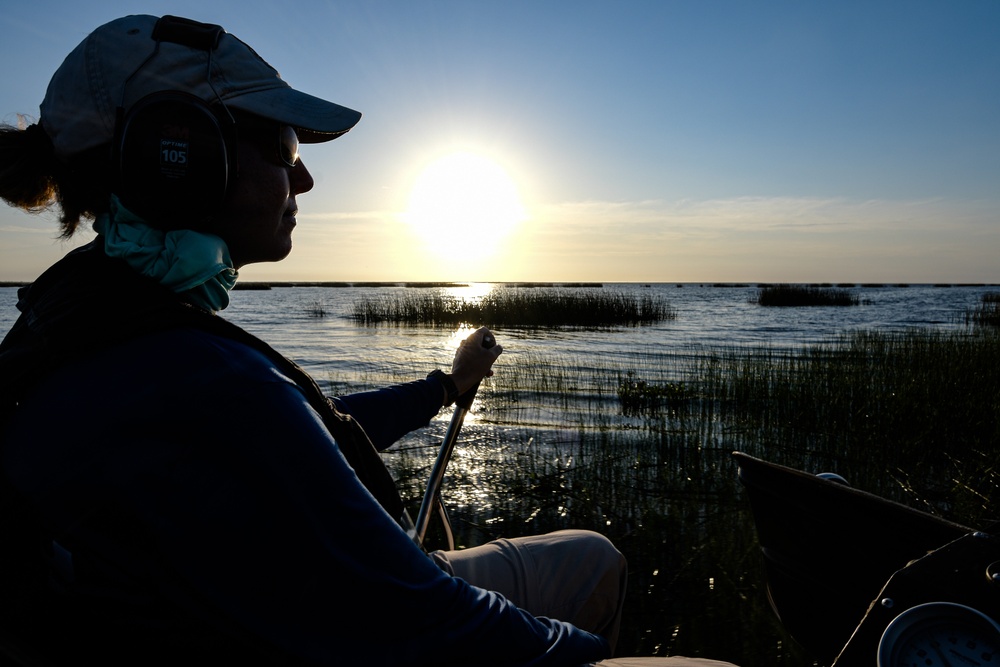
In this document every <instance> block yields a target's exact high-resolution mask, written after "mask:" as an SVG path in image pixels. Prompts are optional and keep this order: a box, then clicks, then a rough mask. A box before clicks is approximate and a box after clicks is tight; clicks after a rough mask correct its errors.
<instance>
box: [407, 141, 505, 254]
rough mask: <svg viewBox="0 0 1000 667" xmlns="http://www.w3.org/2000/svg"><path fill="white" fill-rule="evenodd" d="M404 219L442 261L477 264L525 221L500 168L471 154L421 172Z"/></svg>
mask: <svg viewBox="0 0 1000 667" xmlns="http://www.w3.org/2000/svg"><path fill="white" fill-rule="evenodd" d="M401 217H402V220H403V221H404V222H405V223H406V224H408V225H409V226H411V227H412V228H413V230H414V231H415V232H416V233H417V235H418V236H419V237H420V239H421V240H422V241H423V242H424V244H425V251H426V252H429V253H433V254H435V255H437V256H438V257H439V258H441V259H449V258H452V257H462V258H463V259H465V260H468V261H471V262H477V261H480V260H482V259H484V258H487V257H491V256H493V255H495V254H496V253H497V252H498V251H499V249H500V242H501V240H502V239H504V238H505V237H507V236H509V235H510V234H511V232H513V231H514V230H515V228H516V226H517V225H518V224H519V223H520V222H522V221H523V220H524V217H525V211H524V205H523V204H522V202H521V196H520V194H519V193H518V189H517V185H516V184H515V183H514V180H513V179H512V178H511V177H510V175H509V174H508V173H507V172H506V171H505V170H504V169H503V167H501V166H500V165H499V164H497V163H496V162H494V161H493V160H491V159H490V158H488V157H486V156H484V155H481V154H478V153H474V152H469V151H461V152H456V153H449V154H447V155H444V156H442V157H440V158H437V159H435V160H434V161H432V162H431V163H430V164H428V165H427V166H426V167H424V169H423V170H422V171H421V172H420V174H419V175H418V176H417V178H416V182H415V183H414V184H413V190H412V191H411V192H410V198H409V202H408V204H407V206H406V211H405V212H404V213H403V214H402V216H401Z"/></svg>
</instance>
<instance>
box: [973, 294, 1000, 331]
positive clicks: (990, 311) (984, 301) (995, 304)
mask: <svg viewBox="0 0 1000 667" xmlns="http://www.w3.org/2000/svg"><path fill="white" fill-rule="evenodd" d="M965 323H966V324H970V325H977V326H987V327H1000V292H986V293H985V294H983V295H982V297H980V303H979V305H978V306H976V307H975V308H973V309H971V310H968V311H966V313H965Z"/></svg>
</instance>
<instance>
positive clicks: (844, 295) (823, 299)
mask: <svg viewBox="0 0 1000 667" xmlns="http://www.w3.org/2000/svg"><path fill="white" fill-rule="evenodd" d="M751 302H752V303H757V304H759V305H761V306H785V307H790V306H857V305H858V304H859V303H860V300H859V299H858V296H857V295H856V294H854V293H853V292H851V291H850V290H847V289H843V288H840V287H829V286H822V285H785V284H781V285H765V286H762V287H761V289H760V291H758V292H757V294H756V295H755V296H754V297H753V298H752V299H751Z"/></svg>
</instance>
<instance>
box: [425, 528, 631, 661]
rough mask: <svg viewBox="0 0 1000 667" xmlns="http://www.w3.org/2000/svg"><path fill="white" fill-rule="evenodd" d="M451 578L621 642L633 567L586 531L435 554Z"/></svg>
mask: <svg viewBox="0 0 1000 667" xmlns="http://www.w3.org/2000/svg"><path fill="white" fill-rule="evenodd" d="M431 558H433V559H434V560H435V562H437V563H438V565H439V566H440V567H441V569H443V570H444V571H445V572H448V573H450V574H452V575H453V576H456V577H459V578H461V579H464V580H465V581H467V582H469V583H470V584H472V585H474V586H478V587H479V588H485V589H487V590H491V591H495V592H497V593H500V594H501V595H503V596H504V597H505V598H507V599H508V600H510V601H511V602H513V603H514V604H516V605H517V606H518V607H520V608H522V609H524V610H525V611H528V612H530V613H532V614H534V615H535V616H547V617H549V618H555V619H558V620H560V621H566V622H568V623H572V624H573V625H575V626H577V627H578V628H581V629H583V630H587V631H589V632H593V633H596V634H599V635H601V636H602V637H604V638H606V639H607V640H608V642H609V643H610V644H611V646H612V649H613V648H614V645H615V643H616V642H617V641H618V630H619V626H620V625H621V610H622V603H623V602H624V600H625V582H626V574H627V567H626V563H625V558H624V556H622V555H621V553H620V552H619V551H618V550H617V549H615V547H614V545H613V544H611V541H610V540H608V539H607V538H606V537H604V536H603V535H600V534H599V533H594V532H591V531H586V530H562V531H558V532H555V533H549V534H547V535H533V536H530V537H518V538H513V539H509V540H507V539H500V540H496V541H494V542H490V543H488V544H484V545H482V546H478V547H472V548H470V549H461V550H458V551H435V552H433V553H431Z"/></svg>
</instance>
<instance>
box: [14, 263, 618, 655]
mask: <svg viewBox="0 0 1000 667" xmlns="http://www.w3.org/2000/svg"><path fill="white" fill-rule="evenodd" d="M107 261H109V260H107V259H106V258H98V259H95V260H87V261H86V262H82V263H81V262H77V263H78V264H80V265H79V266H71V267H70V268H68V269H65V271H66V273H67V276H66V277H65V278H62V277H61V278H60V279H59V280H56V281H54V284H55V285H57V286H56V287H51V288H49V289H48V290H46V294H47V296H46V294H31V293H30V292H29V294H28V298H27V299H25V300H24V302H23V303H22V304H21V306H19V307H21V308H22V311H23V312H26V313H28V315H27V316H26V317H28V318H29V319H30V318H31V317H32V316H31V313H32V312H33V311H32V305H33V303H32V301H33V300H36V299H46V298H50V297H51V295H52V294H54V293H58V289H60V287H58V285H60V284H62V283H64V282H65V281H66V280H69V281H72V283H73V285H76V286H78V285H79V284H80V282H81V281H84V282H85V281H88V280H91V281H93V280H97V278H95V277H94V276H97V275H100V276H102V278H101V280H105V278H104V277H103V276H104V274H103V273H102V272H101V271H98V270H91V269H90V268H89V267H90V264H92V263H95V262H96V263H101V262H107ZM116 271H117V269H116ZM122 275H125V274H119V275H118V278H117V280H119V281H120V280H122V277H121V276H122ZM92 287H96V288H100V287H101V285H100V284H98V285H93V286H92ZM106 287H107V291H110V292H114V289H116V288H113V287H111V286H109V285H106ZM146 287H147V286H143V288H142V289H143V290H145V289H146ZM74 289H75V288H74ZM150 289H152V288H150ZM53 290H56V291H55V292H53ZM160 296H162V295H160ZM160 296H157V297H156V298H160ZM101 298H102V299H103V298H104V297H101ZM155 300H156V299H154V298H152V297H151V298H150V301H151V302H155ZM70 301H72V300H70ZM70 301H66V300H65V299H64V300H63V302H65V303H69V302H70ZM112 305H113V304H112ZM119 305H120V306H121V307H122V308H123V309H125V310H126V311H127V310H128V308H127V304H124V303H123V304H119ZM44 310H45V309H39V312H43V311H44ZM57 310H59V312H63V311H62V310H60V309H57ZM96 310H100V308H97V309H96ZM107 312H110V309H109V310H108V311H107ZM109 317H110V316H109ZM70 321H73V322H75V324H74V330H75V332H76V333H77V334H78V335H80V336H84V337H85V338H86V339H87V340H94V341H97V340H101V339H115V342H114V343H113V344H110V345H106V346H103V347H102V346H100V345H97V344H92V345H88V346H86V349H82V350H77V351H76V352H75V353H74V354H72V355H67V358H66V359H64V360H60V362H59V363H58V364H55V365H54V367H53V368H50V369H47V370H46V372H45V374H44V377H43V378H42V379H41V380H40V381H39V382H38V383H37V384H34V385H33V386H31V387H30V388H28V389H26V390H23V392H24V393H22V395H20V396H19V401H20V404H19V406H18V407H17V409H16V411H15V412H14V414H13V416H12V417H11V418H10V419H9V420H8V422H9V423H8V424H7V427H6V430H5V432H4V434H3V441H2V447H3V451H2V460H0V463H2V467H3V471H4V473H5V474H6V475H7V478H8V479H9V480H10V481H11V482H12V483H13V484H14V486H15V487H16V489H17V490H18V491H19V492H20V493H21V494H23V496H24V497H26V498H27V499H29V501H30V502H31V503H32V505H33V506H34V507H35V508H36V509H37V510H38V511H39V512H40V515H41V516H42V517H43V518H44V521H45V528H46V531H48V534H50V535H52V537H53V538H54V539H55V540H56V542H57V544H58V550H63V549H64V550H65V554H62V555H61V556H60V555H59V554H57V555H56V558H55V559H54V565H53V569H54V571H55V574H56V577H57V578H60V577H61V578H62V581H61V584H62V586H63V588H64V591H65V598H66V599H68V600H71V601H72V604H74V605H76V606H75V607H74V608H75V609H80V610H83V612H82V613H83V614H88V613H89V615H90V618H88V619H87V621H88V622H90V621H93V620H95V619H97V620H99V623H98V625H100V626H102V627H110V628H114V632H113V633H109V634H110V635H111V636H116V637H122V636H128V633H130V632H135V633H138V635H139V636H151V637H157V636H162V637H170V636H175V637H185V636H193V635H195V634H198V633H199V632H200V633H206V632H208V633H212V632H215V631H219V632H221V633H223V634H225V635H226V636H228V637H232V638H235V640H236V642H239V641H241V640H242V639H243V638H246V639H247V640H248V641H253V642H258V643H260V645H261V646H263V647H266V648H265V649H263V650H270V649H273V650H275V652H276V653H277V654H279V655H281V656H282V657H283V658H286V659H290V660H291V661H292V662H303V663H311V664H363V665H394V666H397V665H432V664H433V665H575V664H578V663H583V662H588V661H591V660H599V659H601V658H603V657H607V655H606V654H607V651H608V649H607V644H606V642H605V641H604V640H603V639H602V638H600V637H597V636H595V635H592V634H590V633H586V632H583V631H581V630H579V629H577V628H575V627H573V626H571V625H569V624H565V623H562V622H559V621H553V620H548V619H543V618H535V617H533V616H531V615H530V614H528V613H526V612H524V611H522V610H520V609H518V608H516V607H515V606H514V605H512V604H511V603H509V602H508V601H507V600H505V599H504V598H502V597H501V596H499V595H497V594H495V593H492V592H489V591H485V590H482V589H478V588H475V587H473V586H470V585H468V584H467V583H465V582H464V581H462V580H460V579H456V578H453V577H451V576H449V575H447V574H445V573H444V572H442V571H441V570H440V569H439V568H438V567H436V566H435V565H434V564H433V562H432V561H431V560H430V559H429V558H427V557H426V555H425V554H424V553H423V552H422V551H421V550H420V549H419V548H418V547H416V546H415V545H414V544H413V543H412V542H411V541H410V540H409V539H408V538H407V536H406V534H405V533H404V532H403V531H402V530H401V529H400V527H399V526H398V524H397V523H396V521H395V518H394V517H393V516H390V514H389V513H388V512H387V511H386V510H385V509H384V508H383V506H382V505H380V503H379V502H378V501H376V499H375V498H374V497H373V495H372V494H371V492H369V490H368V489H367V488H366V487H365V485H364V484H363V483H362V481H361V480H359V478H358V475H357V474H356V473H355V470H354V469H353V468H352V467H351V465H349V464H348V460H347V459H346V458H345V456H344V454H343V453H342V452H341V449H340V448H339V447H338V444H337V442H336V441H335V440H334V438H333V436H332V435H331V432H330V430H329V428H327V425H326V424H325V422H324V416H323V415H321V414H320V411H318V410H317V409H315V407H314V405H313V404H311V402H310V397H309V392H308V391H307V390H305V389H304V388H303V387H302V386H301V383H300V382H297V381H296V380H297V379H298V378H295V377H294V374H293V372H292V371H290V370H289V367H287V366H285V365H283V364H280V363H276V362H275V360H274V359H273V358H272V357H271V356H269V355H268V354H266V353H265V352H262V351H261V350H260V349H257V348H255V347H254V346H252V345H248V344H247V343H246V341H241V340H236V339H234V338H232V337H229V336H223V335H218V334H217V333H213V332H211V331H209V330H206V329H205V328H202V327H199V326H173V327H166V328H163V329H162V330H153V331H146V332H138V333H137V334H136V335H128V336H124V337H123V336H120V335H118V333H116V331H113V330H112V328H113V327H119V326H121V325H120V324H119V323H117V322H112V323H110V324H109V323H107V322H106V318H105V320H104V321H102V320H94V319H93V318H87V317H81V318H77V319H75V320H73V319H71V320H70ZM88 326H89V327H90V330H89V331H86V332H84V329H85V328H86V327H88ZM42 328H43V329H44V327H42ZM102 329H104V330H102ZM22 331H23V327H22ZM119 338H121V340H118V339H119ZM5 345H6V344H5ZM16 348H17V346H14V345H6V348H0V349H2V350H3V355H0V361H2V358H3V356H4V355H8V357H9V355H10V353H11V352H12V351H13V352H16V351H17V350H16ZM0 368H2V364H0ZM440 403H441V389H440V387H438V386H437V385H436V384H434V383H431V382H426V381H421V382H417V383H411V384H408V385H402V386H400V387H395V388H391V389H389V390H387V391H382V392H375V393H368V394H361V395H356V396H352V397H346V398H344V399H342V400H341V401H340V402H339V405H340V406H341V407H342V408H344V409H346V410H348V411H350V412H353V413H354V414H355V416H356V417H357V419H358V421H359V422H360V423H361V424H362V426H365V427H367V428H368V430H369V433H370V434H371V435H372V436H373V440H375V441H376V444H377V445H378V446H387V445H388V444H390V443H391V441H393V440H395V439H396V438H398V437H399V436H400V435H402V434H403V433H405V432H407V431H408V430H411V429H412V428H415V427H418V426H420V425H422V424H425V423H426V422H427V421H428V419H429V418H430V417H431V416H433V414H434V413H435V412H436V410H437V409H439V408H440ZM70 555H71V556H70ZM70 560H72V568H69V569H68V570H66V572H63V573H62V574H60V565H59V563H60V562H61V563H62V564H63V565H66V564H67V563H68V562H69V561H70ZM67 572H69V573H71V574H72V577H74V580H73V581H67V580H66V579H67V576H68V574H67ZM88 610H89V612H88ZM82 621H83V616H81V622H82ZM206 628H207V629H208V630H206ZM150 629H151V630H150ZM93 633H94V636H101V633H100V630H99V629H94V630H93ZM123 633H124V634H123ZM143 633H145V635H143Z"/></svg>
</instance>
